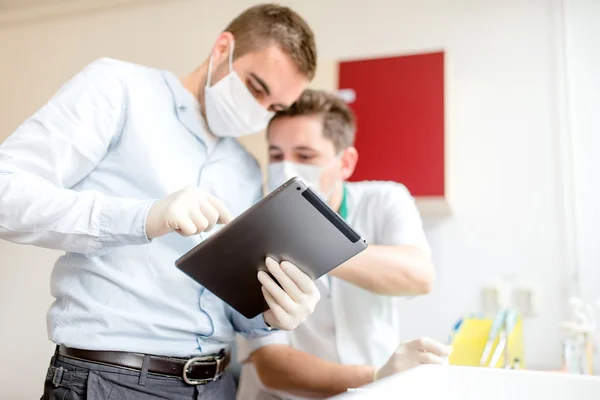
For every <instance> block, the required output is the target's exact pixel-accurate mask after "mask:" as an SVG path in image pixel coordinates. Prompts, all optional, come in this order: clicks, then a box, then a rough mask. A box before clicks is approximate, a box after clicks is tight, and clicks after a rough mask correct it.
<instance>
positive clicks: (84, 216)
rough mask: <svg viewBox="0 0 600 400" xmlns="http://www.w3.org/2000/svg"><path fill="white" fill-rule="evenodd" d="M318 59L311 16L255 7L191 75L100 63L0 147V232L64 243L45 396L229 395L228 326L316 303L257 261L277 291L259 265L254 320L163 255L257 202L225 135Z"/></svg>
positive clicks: (256, 173)
mask: <svg viewBox="0 0 600 400" xmlns="http://www.w3.org/2000/svg"><path fill="white" fill-rule="evenodd" d="M315 68H316V48H315V43H314V37H313V34H312V31H311V30H310V28H309V27H308V25H307V24H306V22H305V21H304V20H303V19H302V18H301V17H300V16H299V15H297V14H296V13H295V12H293V11H292V10H290V9H289V8H287V7H281V6H277V5H270V4H266V5H260V6H255V7H252V8H250V9H248V10H246V11H244V12H243V13H242V14H240V15H239V16H238V17H237V18H236V19H234V20H233V21H232V22H231V23H230V24H229V26H228V27H227V28H226V29H225V31H224V32H223V33H221V34H220V35H219V36H218V38H217V40H216V42H215V45H214V47H213V48H212V50H211V54H210V58H209V59H208V60H206V62H205V63H204V64H202V65H201V66H200V67H199V68H198V69H197V70H196V71H194V72H193V73H191V74H190V75H188V76H187V77H185V78H183V79H181V80H180V79H178V78H177V77H175V76H174V75H172V74H171V73H169V72H166V71H160V70H157V69H153V68H148V67H143V66H139V65H135V64H131V63H127V62H123V61H117V60H112V59H100V60H97V61H95V62H93V63H91V64H90V65H88V66H87V67H86V68H84V69H83V70H82V71H81V72H80V73H78V74H77V75H76V76H75V77H73V78H72V79H71V80H70V81H69V82H68V83H66V84H65V85H64V86H63V87H62V88H61V89H60V90H59V92H58V93H57V94H56V95H55V96H54V97H53V98H52V99H51V100H50V101H49V102H48V103H47V104H46V105H45V106H44V107H42V108H41V109H40V110H39V111H38V112H36V113H35V114H34V115H33V116H32V117H31V118H29V119H28V120H27V121H25V122H24V123H23V124H22V125H21V126H20V127H19V128H18V129H17V131H16V132H15V133H14V134H13V135H12V136H11V137H9V138H8V139H7V140H6V141H5V142H4V143H3V144H2V145H1V146H0V239H5V240H9V241H12V242H15V243H22V244H30V245H36V246H41V247H47V248H52V249H59V250H64V251H65V255H64V256H62V257H60V259H59V260H58V261H57V263H56V265H55V268H54V271H53V273H52V278H51V293H52V295H53V296H54V297H55V298H56V300H55V302H54V303H53V304H52V306H51V307H50V310H49V312H48V318H47V323H48V335H49V338H50V339H51V340H52V341H53V342H54V343H56V344H57V345H58V346H57V351H56V354H55V356H54V357H53V359H52V361H51V365H50V368H49V370H48V374H47V376H46V381H45V387H44V397H43V398H44V399H50V398H69V399H80V398H81V399H83V398H88V399H91V398H93V399H96V398H100V397H97V396H104V397H102V398H105V397H106V398H108V397H110V398H115V399H125V398H127V399H143V398H148V397H149V396H151V398H168V399H192V398H234V397H235V387H234V385H233V381H232V378H231V376H229V375H228V374H225V375H223V372H224V371H225V368H226V366H227V364H228V362H229V355H228V347H229V344H230V343H231V342H232V340H233V337H234V334H235V332H239V333H242V334H243V335H245V336H246V337H249V338H252V337H257V336H260V335H264V334H267V333H268V331H269V330H270V329H271V328H272V327H273V328H279V329H286V330H288V329H294V328H295V327H296V326H298V325H299V324H300V323H302V322H303V321H304V320H305V319H306V318H307V317H308V316H309V315H310V314H311V313H312V311H313V310H314V306H315V304H316V302H317V301H318V299H319V294H318V289H317V288H316V286H315V285H314V283H313V282H312V281H311V280H310V279H309V278H308V277H307V276H306V275H304V274H303V273H301V272H300V271H299V270H298V269H297V268H296V267H295V266H294V265H292V264H289V263H282V264H281V265H280V264H278V263H277V262H274V261H273V260H271V259H267V260H266V264H267V267H268V269H269V271H270V272H271V274H272V275H273V276H274V277H275V278H276V279H277V281H278V282H279V283H280V284H281V287H280V286H279V285H278V284H277V283H276V282H275V281H274V280H273V279H271V278H270V277H269V276H268V275H267V274H265V273H264V272H263V273H259V276H258V279H259V280H260V281H261V283H262V285H263V289H264V291H265V293H266V294H265V299H266V300H267V303H268V304H269V306H270V310H269V311H267V312H266V313H264V314H263V315H261V316H259V317H257V318H255V319H253V320H247V319H245V318H244V317H242V316H241V315H240V314H238V313H237V312H236V311H234V310H233V309H231V308H230V307H229V306H228V305H227V304H225V303H223V302H222V301H221V300H220V299H218V298H216V297H215V296H214V295H213V294H212V293H210V292H208V291H206V290H204V288H202V286H200V285H198V284H197V283H196V282H194V281H192V280H191V279H190V278H188V277H187V276H185V275H184V274H183V273H182V272H180V271H178V270H177V269H176V268H175V267H174V265H173V264H174V261H175V260H176V259H177V258H178V257H180V256H181V255H182V254H183V253H184V252H186V251H187V250H189V249H191V248H192V247H194V246H195V245H197V244H198V243H199V242H200V241H201V239H202V238H205V237H206V235H207V234H208V233H207V232H209V231H214V230H213V228H214V226H215V225H216V224H218V223H227V222H228V221H229V220H230V219H231V218H232V215H233V216H234V215H237V214H239V213H241V212H242V211H244V210H245V209H247V208H248V207H250V206H251V205H252V204H253V203H254V202H256V201H257V200H258V199H260V197H261V195H262V191H261V176H260V170H259V167H258V165H257V163H256V162H255V160H254V159H253V158H252V157H251V156H250V155H249V154H248V153H247V152H246V151H245V150H244V149H243V148H242V147H241V146H240V145H239V144H238V143H237V141H236V140H234V139H233V138H232V137H235V136H241V135H245V134H250V133H255V132H258V131H260V130H262V129H264V128H265V127H266V125H267V123H268V121H269V119H270V118H271V117H272V115H273V113H274V112H276V111H280V110H282V109H285V108H286V107H288V106H290V105H291V104H292V103H293V102H294V101H295V99H296V98H297V97H298V96H299V95H300V94H301V92H302V90H303V89H304V88H305V87H306V86H307V84H308V82H309V81H310V80H311V79H312V77H313V76H314V72H315ZM157 199H159V200H157ZM249 234H251V232H249ZM223 262H227V260H226V259H224V260H223ZM233 279H235V278H234V277H232V280H233ZM282 288H285V290H284V289H282ZM219 378H220V379H219Z"/></svg>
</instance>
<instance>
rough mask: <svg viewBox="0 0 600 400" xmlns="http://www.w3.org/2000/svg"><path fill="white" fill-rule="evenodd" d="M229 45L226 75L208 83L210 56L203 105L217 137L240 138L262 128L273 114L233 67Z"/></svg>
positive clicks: (211, 63)
mask: <svg viewBox="0 0 600 400" xmlns="http://www.w3.org/2000/svg"><path fill="white" fill-rule="evenodd" d="M233 46H234V42H233V41H232V42H231V46H230V48H229V74H228V75H227V76H226V77H224V78H223V79H221V80H220V81H219V82H217V83H215V84H214V85H213V86H210V81H211V79H212V69H213V57H212V56H210V61H209V64H208V78H207V80H206V87H205V88H204V107H205V109H206V120H207V121H206V122H207V123H208V127H209V128H210V130H211V131H212V133H214V134H215V135H217V136H221V137H226V136H231V137H240V136H245V135H250V134H252V133H257V132H260V131H262V130H263V129H265V128H266V127H267V124H268V123H269V121H270V120H271V118H272V117H273V115H274V114H275V113H273V112H270V111H267V110H266V109H265V108H264V107H263V106H262V105H261V104H260V103H259V102H258V101H257V100H256V99H255V98H254V96H253V95H252V93H251V92H250V90H248V88H247V87H246V85H245V84H244V82H242V80H241V79H240V77H239V76H238V74H237V73H236V72H235V71H234V70H233Z"/></svg>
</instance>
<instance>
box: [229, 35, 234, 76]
mask: <svg viewBox="0 0 600 400" xmlns="http://www.w3.org/2000/svg"><path fill="white" fill-rule="evenodd" d="M234 47H235V40H232V41H231V46H229V73H232V72H233V48H234Z"/></svg>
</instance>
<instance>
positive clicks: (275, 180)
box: [267, 158, 337, 201]
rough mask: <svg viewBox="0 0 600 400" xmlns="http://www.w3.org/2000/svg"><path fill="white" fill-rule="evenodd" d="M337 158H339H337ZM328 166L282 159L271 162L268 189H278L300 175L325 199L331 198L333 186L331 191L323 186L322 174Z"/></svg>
mask: <svg viewBox="0 0 600 400" xmlns="http://www.w3.org/2000/svg"><path fill="white" fill-rule="evenodd" d="M336 159H337V158H336ZM329 165H330V164H328V165H326V166H323V167H321V166H318V165H311V164H299V163H293V162H290V161H281V162H275V163H270V164H269V170H268V174H269V176H268V180H267V189H268V191H269V192H272V191H273V190H275V189H277V188H278V187H279V186H281V185H283V184H284V183H285V182H287V181H288V180H290V179H292V178H294V177H298V178H300V179H302V180H303V181H304V183H306V184H307V185H308V186H310V187H311V188H312V189H313V190H314V191H315V192H316V193H317V194H318V195H319V196H321V198H323V200H326V201H327V200H329V197H330V196H331V194H332V192H333V188H331V190H329V191H324V190H323V189H322V188H321V176H322V175H323V170H324V169H325V168H327V167H328V166H329Z"/></svg>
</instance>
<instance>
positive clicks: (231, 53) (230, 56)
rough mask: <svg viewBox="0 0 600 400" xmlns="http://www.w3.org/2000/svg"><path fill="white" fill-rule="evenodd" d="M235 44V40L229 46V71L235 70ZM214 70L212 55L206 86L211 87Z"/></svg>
mask: <svg viewBox="0 0 600 400" xmlns="http://www.w3.org/2000/svg"><path fill="white" fill-rule="evenodd" d="M234 46H235V41H232V42H231V46H229V73H231V71H233V48H234ZM212 70H213V56H212V54H211V55H210V61H209V62H208V77H207V79H206V87H210V81H211V79H212Z"/></svg>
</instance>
